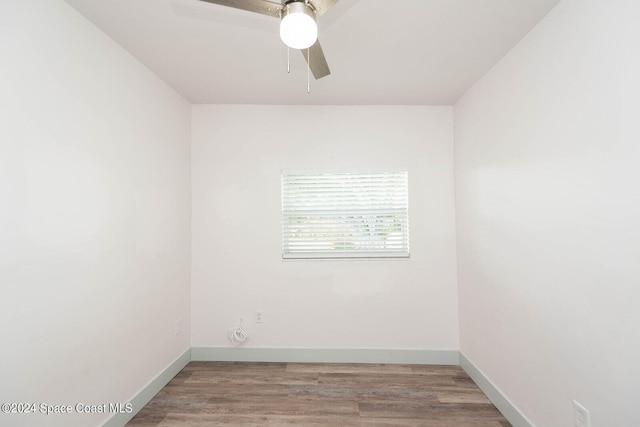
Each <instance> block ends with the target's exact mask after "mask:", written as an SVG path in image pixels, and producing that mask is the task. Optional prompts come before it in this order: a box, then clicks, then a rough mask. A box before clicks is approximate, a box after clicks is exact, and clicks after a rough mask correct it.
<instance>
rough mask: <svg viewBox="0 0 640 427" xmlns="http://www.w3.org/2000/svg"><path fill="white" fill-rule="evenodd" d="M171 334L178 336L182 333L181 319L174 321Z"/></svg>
mask: <svg viewBox="0 0 640 427" xmlns="http://www.w3.org/2000/svg"><path fill="white" fill-rule="evenodd" d="M173 332H174V334H176V335H180V332H182V319H178V320H176V327H175V329H174V331H173Z"/></svg>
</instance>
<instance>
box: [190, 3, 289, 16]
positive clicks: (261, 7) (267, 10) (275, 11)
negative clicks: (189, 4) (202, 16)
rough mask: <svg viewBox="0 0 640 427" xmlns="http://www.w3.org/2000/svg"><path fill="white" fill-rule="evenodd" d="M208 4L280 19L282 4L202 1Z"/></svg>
mask: <svg viewBox="0 0 640 427" xmlns="http://www.w3.org/2000/svg"><path fill="white" fill-rule="evenodd" d="M200 1H204V2H207V3H213V4H219V5H221V6H228V7H233V8H236V9H242V10H248V11H249V12H256V13H261V14H263V15H267V16H272V17H274V18H279V17H280V9H282V4H281V3H280V2H279V1H268V0H200Z"/></svg>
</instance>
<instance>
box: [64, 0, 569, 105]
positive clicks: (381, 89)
mask: <svg viewBox="0 0 640 427" xmlns="http://www.w3.org/2000/svg"><path fill="white" fill-rule="evenodd" d="M66 1H67V3H69V4H70V5H71V6H73V7H74V8H75V9H76V10H78V11H79V12H80V13H81V14H82V15H84V16H85V17H86V18H87V19H89V20H90V21H92V22H93V23H94V24H95V25H96V26H98V27H99V28H101V29H102V30H103V31H104V32H105V33H106V34H107V35H109V36H110V37H111V38H112V39H113V40H115V41H116V42H118V43H119V44H120V45H122V46H123V47H124V48H125V49H126V50H128V51H129V52H130V53H131V54H132V55H133V56H135V57H136V58H138V59H139V60H140V61H141V62H142V63H143V64H145V65H146V66H147V67H148V68H149V69H151V70H152V71H153V72H155V73H156V74H157V75H158V76H160V77H161V78H162V79H163V80H164V81H166V82H167V83H168V84H169V85H171V86H172V87H173V88H175V90H177V91H178V92H179V93H181V94H182V95H183V96H184V97H185V98H186V99H187V100H188V101H190V102H192V103H194V104H354V105H357V104H379V105H382V104H391V105H404V104H407V105H411V104H422V105H451V104H453V103H454V102H455V101H456V100H457V99H458V98H459V97H460V96H461V95H462V94H463V93H464V92H465V91H466V90H467V89H469V88H470V87H471V86H472V85H473V83H475V82H476V81H477V80H478V79H479V78H481V77H482V76H483V75H484V74H485V73H486V72H487V71H488V70H489V69H490V68H491V67H492V66H493V65H494V64H495V63H496V62H497V61H498V60H499V59H500V58H502V57H503V56H504V55H505V54H506V53H507V52H508V51H509V50H510V49H511V48H512V47H513V46H514V45H515V44H516V43H517V42H518V41H519V40H520V39H522V37H523V36H524V35H525V34H526V33H527V32H528V31H529V30H530V29H531V28H533V26H535V24H536V23H538V22H539V21H540V19H541V18H542V17H543V16H544V15H545V14H546V13H547V12H548V11H549V10H551V8H552V7H553V6H555V5H556V4H557V3H558V2H559V0H341V1H339V2H338V3H337V4H336V6H334V7H333V9H331V10H329V11H328V12H327V13H326V14H325V15H323V16H322V17H320V19H319V31H320V37H319V38H320V41H321V44H322V48H323V50H324V53H325V56H326V58H327V62H328V63H329V67H330V69H331V75H329V76H327V77H325V78H323V79H320V80H313V76H312V77H311V93H310V94H308V93H307V91H306V86H307V81H306V79H307V68H306V62H305V61H304V59H303V57H302V55H301V54H300V52H298V51H295V50H292V51H291V73H290V74H287V70H286V62H287V49H286V47H285V46H284V44H283V43H282V42H281V41H280V38H279V33H278V25H279V21H278V19H277V18H270V17H268V16H264V15H259V14H255V13H250V12H246V11H243V10H238V9H233V8H229V7H224V6H219V5H215V4H210V3H205V2H202V1H199V0H66Z"/></svg>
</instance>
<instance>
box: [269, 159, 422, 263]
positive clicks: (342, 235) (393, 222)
mask: <svg viewBox="0 0 640 427" xmlns="http://www.w3.org/2000/svg"><path fill="white" fill-rule="evenodd" d="M408 180H409V177H408V172H407V171H399V170H390V171H389V170H387V171H379V170H376V171H303V170H289V169H285V170H282V174H281V186H282V258H283V259H349V258H355V259H366V258H371V259H385V258H386V259H398V258H409V256H410V253H409V184H408ZM295 227H297V228H295ZM372 230H373V231H372Z"/></svg>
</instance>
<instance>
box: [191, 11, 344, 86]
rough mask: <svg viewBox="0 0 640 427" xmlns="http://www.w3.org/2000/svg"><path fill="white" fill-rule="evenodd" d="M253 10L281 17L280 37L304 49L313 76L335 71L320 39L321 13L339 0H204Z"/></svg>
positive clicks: (293, 46) (322, 75) (287, 43)
mask: <svg viewBox="0 0 640 427" xmlns="http://www.w3.org/2000/svg"><path fill="white" fill-rule="evenodd" d="M200 1H204V2H207V3H214V4H219V5H222V6H228V7H233V8H236V9H242V10H247V11H249V12H255V13H261V14H263V15H267V16H272V17H274V18H280V38H281V39H282V41H283V42H284V43H285V44H286V45H287V46H289V47H290V48H293V49H300V50H301V52H302V55H304V59H305V60H306V61H307V64H308V66H309V69H310V70H311V72H312V73H313V77H315V78H316V80H317V79H321V78H322V77H325V76H327V75H329V74H330V73H331V71H329V65H328V64H327V60H326V59H325V57H324V53H323V52H322V47H321V46H320V41H318V25H317V17H318V16H321V15H323V14H325V13H326V12H327V11H328V10H329V9H330V8H331V7H332V6H333V5H335V4H336V3H337V2H338V0H282V1H278V0H200Z"/></svg>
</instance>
